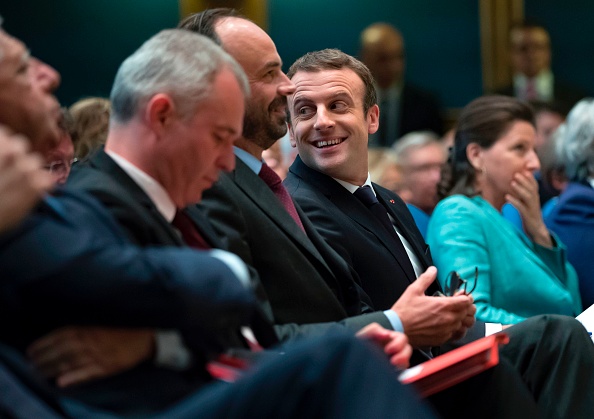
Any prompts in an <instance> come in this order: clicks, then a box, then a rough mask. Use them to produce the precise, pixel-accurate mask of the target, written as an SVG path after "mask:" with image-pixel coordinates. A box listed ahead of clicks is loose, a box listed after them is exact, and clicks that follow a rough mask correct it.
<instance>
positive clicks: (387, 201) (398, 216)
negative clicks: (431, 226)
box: [373, 183, 432, 270]
mask: <svg viewBox="0 0 594 419" xmlns="http://www.w3.org/2000/svg"><path fill="white" fill-rule="evenodd" d="M373 187H374V189H375V191H376V193H377V197H378V199H379V200H380V202H382V201H383V202H382V204H383V205H384V207H386V209H387V210H388V213H389V214H390V215H391V216H392V218H393V219H394V222H395V224H396V227H398V230H399V231H400V233H401V234H402V235H403V236H404V238H405V239H406V240H407V241H408V242H409V243H410V245H411V246H412V247H413V250H414V252H415V255H416V256H417V258H418V259H419V261H420V262H421V263H422V265H423V266H421V268H422V269H423V270H425V269H427V268H428V267H429V265H430V264H431V263H432V262H431V260H430V258H429V254H428V252H429V250H428V249H429V248H428V246H427V245H426V244H425V242H424V241H420V240H419V238H420V237H422V236H421V235H420V233H416V234H415V232H413V229H412V228H411V227H413V226H410V225H408V224H405V223H403V222H402V220H403V219H404V218H406V217H405V215H404V214H403V212H404V211H408V209H406V206H403V205H396V202H395V200H394V199H392V198H391V197H390V195H388V194H386V193H385V191H384V190H383V188H381V187H378V185H376V184H375V183H374V184H373Z"/></svg>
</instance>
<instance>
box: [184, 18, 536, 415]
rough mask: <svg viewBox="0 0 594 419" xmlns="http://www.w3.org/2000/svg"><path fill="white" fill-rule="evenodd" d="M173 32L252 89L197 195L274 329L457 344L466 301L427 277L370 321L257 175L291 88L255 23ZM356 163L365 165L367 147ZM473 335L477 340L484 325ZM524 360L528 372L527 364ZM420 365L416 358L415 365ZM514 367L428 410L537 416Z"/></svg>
mask: <svg viewBox="0 0 594 419" xmlns="http://www.w3.org/2000/svg"><path fill="white" fill-rule="evenodd" d="M180 26H181V27H182V28H185V29H188V30H192V31H195V32H198V33H202V34H207V35H208V36H210V37H212V38H213V39H215V40H217V42H219V43H220V45H221V46H223V48H224V49H225V50H226V51H227V52H229V53H230V54H231V55H232V56H233V57H234V58H236V59H237V60H238V62H239V63H240V64H241V65H242V67H243V68H244V70H246V73H247V75H248V78H249V80H250V86H251V88H252V92H253V95H252V97H251V98H250V100H249V101H248V105H247V111H246V117H245V122H244V131H243V134H242V138H241V139H240V140H238V141H237V142H236V150H235V153H236V157H237V159H236V168H235V170H234V171H232V172H231V173H229V174H223V175H222V176H221V178H220V180H219V182H218V183H217V184H215V185H214V187H213V188H211V189H210V190H208V191H206V192H205V193H204V196H203V200H202V202H201V207H203V208H205V209H206V211H207V212H208V215H209V218H210V220H211V221H212V222H213V225H214V226H215V228H216V229H217V230H218V231H220V232H221V234H223V235H225V236H227V237H229V238H231V239H232V240H231V243H230V246H231V247H230V248H231V250H232V251H234V252H235V253H237V254H238V255H240V256H241V257H242V258H243V259H244V261H246V262H247V263H248V264H251V265H253V266H254V267H255V268H256V269H257V270H258V272H259V275H260V278H261V279H262V284H263V287H264V289H265V291H266V293H267V295H268V297H269V299H270V301H271V304H272V308H273V313H274V316H275V322H277V323H279V322H282V321H294V322H297V323H300V324H303V323H312V322H326V323H325V324H322V325H320V324H319V323H315V324H305V325H303V326H311V328H310V330H312V328H313V329H314V330H315V328H318V330H319V331H320V332H321V331H323V330H325V328H327V327H328V326H329V325H334V327H339V326H341V327H344V326H346V327H348V328H352V327H353V326H354V325H360V324H361V322H368V321H378V322H380V323H381V324H382V325H384V326H386V327H392V328H395V329H396V330H402V323H404V324H405V327H404V329H405V330H407V329H408V332H407V334H408V335H409V339H410V341H411V342H413V343H414V344H415V345H416V346H419V347H422V346H432V345H439V344H441V343H443V342H445V341H447V340H448V339H450V338H452V337H460V336H463V335H464V334H465V333H466V331H467V329H468V328H469V327H470V326H471V325H472V324H473V323H474V316H473V315H474V306H473V304H472V298H471V297H469V296H467V295H457V296H454V297H448V298H431V297H427V296H425V294H424V292H425V290H426V289H427V288H428V287H430V286H432V287H433V289H437V288H438V286H437V285H436V284H434V281H435V273H436V272H435V269H434V268H429V269H428V270H427V271H426V272H424V273H422V274H421V275H420V276H419V279H417V280H416V281H414V283H413V284H411V285H410V286H408V288H406V291H405V292H404V293H403V294H402V295H401V296H400V297H401V298H395V299H394V300H393V301H395V303H394V305H393V306H392V307H390V308H388V309H387V310H385V311H384V312H382V311H373V312H370V310H369V308H370V307H369V297H368V296H367V295H366V293H365V292H364V291H363V290H362V289H361V283H360V282H359V279H358V278H359V276H358V275H357V274H356V273H354V272H353V270H352V267H350V268H351V269H349V267H347V266H346V265H345V263H344V260H342V258H341V257H340V256H341V255H339V254H338V253H337V252H335V251H333V250H332V249H331V248H330V247H328V245H327V244H326V243H325V242H324V241H323V239H322V238H321V237H320V235H319V234H318V233H317V232H316V230H315V229H314V228H313V227H312V224H311V222H310V221H309V219H308V218H307V217H306V216H305V215H304V214H303V212H302V210H301V208H300V206H299V205H296V204H294V203H293V202H292V201H291V200H290V198H287V197H286V195H283V194H282V191H281V190H279V187H278V183H273V182H270V176H268V175H262V171H266V168H265V167H266V166H264V165H263V164H262V161H261V153H262V151H263V150H264V149H266V148H267V147H269V146H270V145H271V144H273V143H274V142H275V141H276V140H277V139H278V138H279V137H280V136H282V135H283V134H284V133H285V130H286V126H285V119H284V115H283V113H282V112H281V109H282V110H284V109H285V101H284V97H285V96H287V95H291V93H292V92H293V91H294V89H295V87H294V85H293V84H292V83H290V82H289V81H288V80H287V78H286V76H285V75H284V74H283V73H282V71H281V69H280V67H281V61H280V58H279V56H278V53H277V52H276V48H275V46H274V43H273V42H272V40H271V39H270V37H268V35H266V33H265V32H264V31H262V30H261V29H260V28H259V27H257V26H256V25H254V24H253V23H252V22H250V21H248V20H246V19H243V18H240V17H238V16H236V15H234V14H230V12H229V11H228V10H225V9H215V10H207V11H205V12H202V13H198V14H196V15H193V16H191V17H189V18H187V19H186V20H184V21H183V22H182V23H181V24H180ZM376 111H377V106H376ZM349 113H350V111H349ZM376 116H377V113H376ZM359 130H362V128H359ZM363 131H364V130H363ZM364 134H365V139H366V138H367V137H366V133H364ZM357 151H360V150H359V149H357ZM359 154H360V155H361V156H362V157H363V158H365V159H366V145H365V148H364V149H363V151H362V152H360V153H359ZM349 162H355V160H351V161H349ZM355 163H356V162H355ZM358 166H360V163H358ZM365 170H366V169H365ZM264 178H266V180H267V181H268V182H269V183H270V185H269V184H267V182H266V181H265V179H264ZM277 182H278V179H277ZM304 233H305V234H304ZM405 266H406V265H405ZM405 266H404V267H403V266H400V271H399V272H402V269H406V270H408V267H405ZM409 275H411V274H410V273H409ZM412 275H415V274H412ZM411 280H412V279H411ZM363 285H364V284H363ZM398 286H399V287H400V285H398ZM354 291H356V292H357V294H358V300H357V294H355V293H354ZM394 294H396V292H394ZM341 306H342V307H341ZM347 316H350V317H347ZM281 319H282V320H281ZM291 319H292V320H291ZM328 322H334V323H328ZM545 323H546V322H545ZM476 329H477V330H478V331H479V332H480V333H482V334H484V326H479V327H477V328H476ZM539 331H541V330H540V329H539V330H538V332H539ZM480 333H479V334H480ZM530 344H531V342H528V343H526V346H530ZM520 346H522V345H520ZM424 349H426V348H424ZM424 352H425V355H422V352H420V351H419V352H417V353H416V354H417V355H419V357H421V356H427V355H428V356H431V355H430V354H428V353H427V351H426V350H425V351H424ZM526 358H527V359H528V360H529V362H528V364H530V362H531V361H532V359H531V358H530V356H527V357H526ZM425 359H426V358H425ZM418 361H419V358H417V359H416V361H415V362H418ZM539 361H540V359H536V360H535V362H539ZM518 362H520V360H518ZM514 367H515V366H514ZM514 367H512V366H510V365H509V363H502V365H500V366H498V367H496V368H495V369H493V370H491V371H489V372H487V373H485V374H481V375H479V376H477V377H475V378H474V379H473V380H470V381H468V382H466V383H464V384H463V385H459V386H456V387H455V388H452V389H450V390H448V391H445V392H442V393H441V394H439V395H437V396H436V397H434V398H432V402H434V403H435V405H436V406H438V410H439V412H440V413H441V414H443V415H445V416H446V417H475V416H476V414H477V412H480V414H481V415H482V416H483V417H487V416H488V415H492V417H512V416H515V417H530V416H531V415H535V414H536V413H535V410H536V405H535V403H534V400H533V396H532V395H530V394H529V392H528V388H527V387H528V386H529V385H532V383H530V384H529V385H527V384H526V383H524V382H523V381H522V377H521V376H520V374H519V373H518V371H517V368H514ZM531 378H532V377H531ZM534 381H535V385H536V386H539V385H540V381H539V380H537V379H535V380H534ZM477 389H478V390H484V391H477ZM512 398H513V400H512Z"/></svg>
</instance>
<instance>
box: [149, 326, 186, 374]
mask: <svg viewBox="0 0 594 419" xmlns="http://www.w3.org/2000/svg"><path fill="white" fill-rule="evenodd" d="M155 346H156V352H157V353H156V356H155V365H157V366H160V367H166V368H171V369H174V370H185V369H188V368H189V367H190V366H191V364H192V355H191V354H190V351H189V350H188V348H186V346H185V345H184V342H183V340H182V338H181V336H180V334H179V333H178V332H176V331H174V330H159V331H157V333H156V334H155Z"/></svg>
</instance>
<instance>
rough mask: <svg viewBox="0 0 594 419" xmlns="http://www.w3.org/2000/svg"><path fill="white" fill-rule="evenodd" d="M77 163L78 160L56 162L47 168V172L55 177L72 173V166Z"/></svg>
mask: <svg viewBox="0 0 594 419" xmlns="http://www.w3.org/2000/svg"><path fill="white" fill-rule="evenodd" d="M76 162H77V159H72V160H70V161H68V160H55V161H53V162H51V163H50V164H48V165H47V166H45V169H46V170H49V172H50V173H51V174H53V175H64V174H68V173H70V169H71V168H72V165H73V164H74V163H76Z"/></svg>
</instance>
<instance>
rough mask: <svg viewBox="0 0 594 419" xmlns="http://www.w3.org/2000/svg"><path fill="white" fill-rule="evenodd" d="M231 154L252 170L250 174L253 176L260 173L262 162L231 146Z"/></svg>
mask: <svg viewBox="0 0 594 419" xmlns="http://www.w3.org/2000/svg"><path fill="white" fill-rule="evenodd" d="M233 152H234V153H235V156H236V157H237V158H238V159H239V160H241V161H242V162H244V163H245V164H246V166H247V167H249V168H250V169H251V170H252V172H254V173H255V174H258V173H260V169H262V160H258V159H257V158H256V157H254V156H252V155H251V154H250V153H248V152H247V151H245V150H244V149H241V148H239V147H235V146H233Z"/></svg>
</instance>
